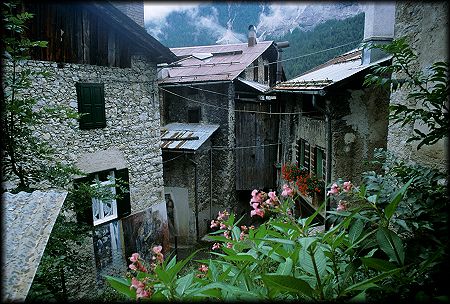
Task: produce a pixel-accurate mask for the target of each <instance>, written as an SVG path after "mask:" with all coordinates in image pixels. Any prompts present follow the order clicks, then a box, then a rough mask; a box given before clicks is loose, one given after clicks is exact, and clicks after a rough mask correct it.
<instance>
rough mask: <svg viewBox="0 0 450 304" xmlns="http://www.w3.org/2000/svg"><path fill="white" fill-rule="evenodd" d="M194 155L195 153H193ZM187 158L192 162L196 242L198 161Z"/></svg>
mask: <svg viewBox="0 0 450 304" xmlns="http://www.w3.org/2000/svg"><path fill="white" fill-rule="evenodd" d="M194 155H195V154H194ZM188 160H189V161H190V162H191V163H192V164H194V193H195V199H194V206H195V230H196V236H197V242H198V241H199V239H200V236H199V235H200V232H199V228H198V179H197V167H198V163H196V162H195V161H193V160H192V159H190V158H188Z"/></svg>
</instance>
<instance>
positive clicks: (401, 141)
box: [388, 1, 448, 170]
mask: <svg viewBox="0 0 450 304" xmlns="http://www.w3.org/2000/svg"><path fill="white" fill-rule="evenodd" d="M400 37H406V39H407V42H408V43H409V45H410V47H411V48H412V49H413V51H414V52H415V53H416V54H417V55H418V63H417V65H416V66H415V68H416V69H417V70H421V71H424V72H425V74H426V71H427V69H428V68H429V67H430V66H431V65H432V64H433V63H434V62H437V61H448V3H447V2H443V1H439V2H415V1H407V2H398V3H397V6H396V21H395V39H398V38H400ZM395 76H396V75H394V77H395ZM397 77H400V76H397ZM406 96H407V91H405V90H398V91H396V92H393V93H392V95H391V103H403V104H407V102H408V101H407V100H406ZM409 106H415V105H412V104H409ZM414 128H419V129H422V127H421V126H420V125H418V124H415V125H413V124H406V125H405V126H404V127H401V126H400V124H392V123H391V124H390V126H389V133H388V150H389V151H391V152H393V153H394V154H395V155H396V156H397V157H399V158H402V159H404V160H405V161H407V162H408V161H410V162H416V163H419V164H422V165H426V166H432V167H436V168H438V169H440V170H448V138H447V139H445V140H441V141H439V142H437V143H436V144H434V145H432V146H422V147H421V149H420V150H417V149H416V147H417V144H418V142H410V143H406V140H407V139H408V138H409V137H410V136H411V135H412V133H413V129H414ZM422 131H425V130H424V129H422Z"/></svg>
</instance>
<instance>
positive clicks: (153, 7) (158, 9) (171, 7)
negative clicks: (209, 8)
mask: <svg viewBox="0 0 450 304" xmlns="http://www.w3.org/2000/svg"><path fill="white" fill-rule="evenodd" d="M200 4H201V3H200V2H190V3H189V4H186V3H185V2H144V21H146V22H147V21H150V22H153V23H164V22H165V19H166V17H167V16H168V15H169V14H170V13H171V12H176V11H178V12H180V11H188V10H192V9H194V8H196V7H198V6H199V5H200Z"/></svg>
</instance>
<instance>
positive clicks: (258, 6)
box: [145, 1, 364, 78]
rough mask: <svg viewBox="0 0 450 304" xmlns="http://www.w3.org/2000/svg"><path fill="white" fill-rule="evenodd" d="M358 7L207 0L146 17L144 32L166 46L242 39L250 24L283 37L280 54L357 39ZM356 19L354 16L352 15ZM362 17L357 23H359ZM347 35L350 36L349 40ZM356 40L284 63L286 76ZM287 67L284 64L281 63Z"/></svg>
mask: <svg viewBox="0 0 450 304" xmlns="http://www.w3.org/2000/svg"><path fill="white" fill-rule="evenodd" d="M362 12H363V7H362V6H361V4H359V3H358V2H349V1H343V2H316V3H314V2H286V4H282V5H280V4H275V3H271V2H210V3H206V2H205V3H201V4H200V5H199V6H196V7H194V8H191V9H188V10H181V11H174V12H171V13H170V14H169V15H168V16H167V17H166V18H165V19H164V20H163V22H156V21H146V24H145V27H146V29H147V31H148V32H149V33H150V34H151V35H153V36H154V37H155V38H157V39H158V40H159V41H160V42H161V43H162V44H164V45H166V46H168V47H186V46H195V45H211V44H230V43H241V42H246V41H247V30H248V26H249V25H250V24H252V25H255V26H256V28H257V39H258V40H260V41H261V40H274V41H285V40H287V41H289V42H290V47H288V48H287V49H285V50H284V53H283V56H284V57H285V58H291V57H296V56H297V57H298V56H301V55H304V54H308V53H314V52H317V51H320V50H324V49H327V48H332V47H336V46H338V45H342V44H346V43H348V42H351V41H354V40H358V39H359V41H360V40H362V32H363V28H364V17H363V16H364V14H362ZM355 18H356V19H355ZM361 22H362V23H361ZM352 39H353V40H352ZM356 45H357V44H353V45H348V46H347V48H339V49H336V50H335V51H334V52H333V51H327V52H325V53H324V54H321V55H319V56H309V57H308V58H307V60H300V61H303V63H301V62H299V60H297V61H295V62H292V64H291V63H289V65H287V64H284V66H285V71H286V74H287V76H288V78H289V77H293V76H296V75H298V74H300V73H301V72H304V71H305V70H307V69H308V68H311V67H313V66H314V64H315V65H318V64H320V63H323V62H324V61H326V60H328V59H330V58H332V57H330V56H335V55H337V54H339V53H342V52H345V51H347V50H349V49H350V48H353V47H355V46H356ZM287 66H289V67H287Z"/></svg>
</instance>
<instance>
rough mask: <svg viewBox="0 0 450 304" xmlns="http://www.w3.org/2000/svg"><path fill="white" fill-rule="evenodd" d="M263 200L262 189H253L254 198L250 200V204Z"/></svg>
mask: <svg viewBox="0 0 450 304" xmlns="http://www.w3.org/2000/svg"><path fill="white" fill-rule="evenodd" d="M262 201H263V192H262V191H260V190H256V189H255V190H253V191H252V199H251V200H250V204H252V203H262Z"/></svg>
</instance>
